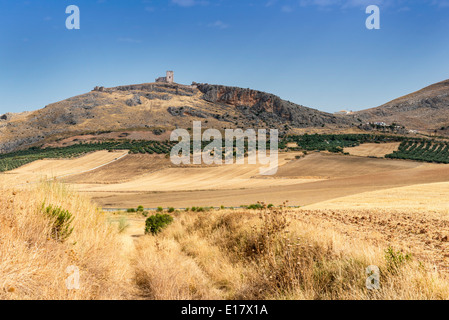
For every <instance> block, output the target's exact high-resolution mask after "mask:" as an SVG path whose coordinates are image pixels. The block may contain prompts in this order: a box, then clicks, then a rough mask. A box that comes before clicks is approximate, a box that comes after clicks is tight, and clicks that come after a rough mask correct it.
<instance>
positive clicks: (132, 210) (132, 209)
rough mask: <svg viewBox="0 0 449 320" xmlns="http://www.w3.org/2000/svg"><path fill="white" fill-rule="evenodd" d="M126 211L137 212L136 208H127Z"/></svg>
mask: <svg viewBox="0 0 449 320" xmlns="http://www.w3.org/2000/svg"><path fill="white" fill-rule="evenodd" d="M126 212H128V213H131V212H136V209H134V208H129V209H128V210H126Z"/></svg>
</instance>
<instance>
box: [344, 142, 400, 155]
mask: <svg viewBox="0 0 449 320" xmlns="http://www.w3.org/2000/svg"><path fill="white" fill-rule="evenodd" d="M400 144H401V143H400V142H392V143H364V144H361V145H360V146H357V147H353V148H344V152H348V153H349V154H350V155H353V156H361V157H378V158H383V157H385V155H387V154H390V153H393V151H396V150H398V148H399V145H400Z"/></svg>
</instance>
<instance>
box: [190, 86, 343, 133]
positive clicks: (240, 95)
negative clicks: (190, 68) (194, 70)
mask: <svg viewBox="0 0 449 320" xmlns="http://www.w3.org/2000/svg"><path fill="white" fill-rule="evenodd" d="M197 88H198V90H200V91H201V92H202V93H203V99H204V100H206V101H209V102H212V103H222V104H226V105H232V106H235V107H236V108H237V109H238V110H240V111H241V112H242V113H243V114H244V115H245V116H246V117H247V118H248V119H251V120H255V119H259V120H262V121H265V122H267V121H271V122H272V121H274V122H278V123H288V124H289V125H290V126H292V127H298V128H305V127H317V126H323V125H326V124H333V125H341V126H346V125H348V124H349V120H348V119H345V118H343V117H339V116H335V115H332V114H329V113H325V112H321V111H318V110H315V109H311V108H307V107H304V106H301V105H297V104H294V103H292V102H289V101H285V100H282V99H281V98H279V97H278V96H275V95H273V94H269V93H266V92H262V91H257V90H251V89H242V88H237V87H227V86H220V85H210V84H197Z"/></svg>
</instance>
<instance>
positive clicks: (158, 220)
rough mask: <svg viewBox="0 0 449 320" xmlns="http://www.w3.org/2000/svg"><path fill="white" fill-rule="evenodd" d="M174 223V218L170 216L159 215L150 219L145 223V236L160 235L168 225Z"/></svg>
mask: <svg viewBox="0 0 449 320" xmlns="http://www.w3.org/2000/svg"><path fill="white" fill-rule="evenodd" d="M172 222H173V217H172V216H170V215H168V214H159V213H157V214H156V215H153V216H150V217H148V219H147V220H146V221H145V234H149V233H151V234H153V235H155V234H158V233H159V232H161V231H162V229H163V228H165V227H166V226H167V225H169V224H170V223H172Z"/></svg>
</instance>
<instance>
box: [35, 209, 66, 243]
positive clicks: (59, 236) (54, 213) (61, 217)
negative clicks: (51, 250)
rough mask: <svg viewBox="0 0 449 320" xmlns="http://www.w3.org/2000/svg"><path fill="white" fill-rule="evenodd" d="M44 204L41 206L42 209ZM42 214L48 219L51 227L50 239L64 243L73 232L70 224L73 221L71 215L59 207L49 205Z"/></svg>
mask: <svg viewBox="0 0 449 320" xmlns="http://www.w3.org/2000/svg"><path fill="white" fill-rule="evenodd" d="M44 207H45V204H43V205H42V208H43V209H44ZM44 212H45V213H46V214H47V216H48V217H49V218H50V220H51V223H52V227H51V237H52V238H53V239H55V240H58V241H61V242H64V241H65V240H66V239H67V238H68V237H70V235H71V234H72V232H73V227H71V226H70V224H71V223H72V221H73V217H72V214H71V213H70V212H69V211H67V210H64V209H62V208H60V207H53V206H52V205H49V206H48V207H46V208H45V209H44Z"/></svg>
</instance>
